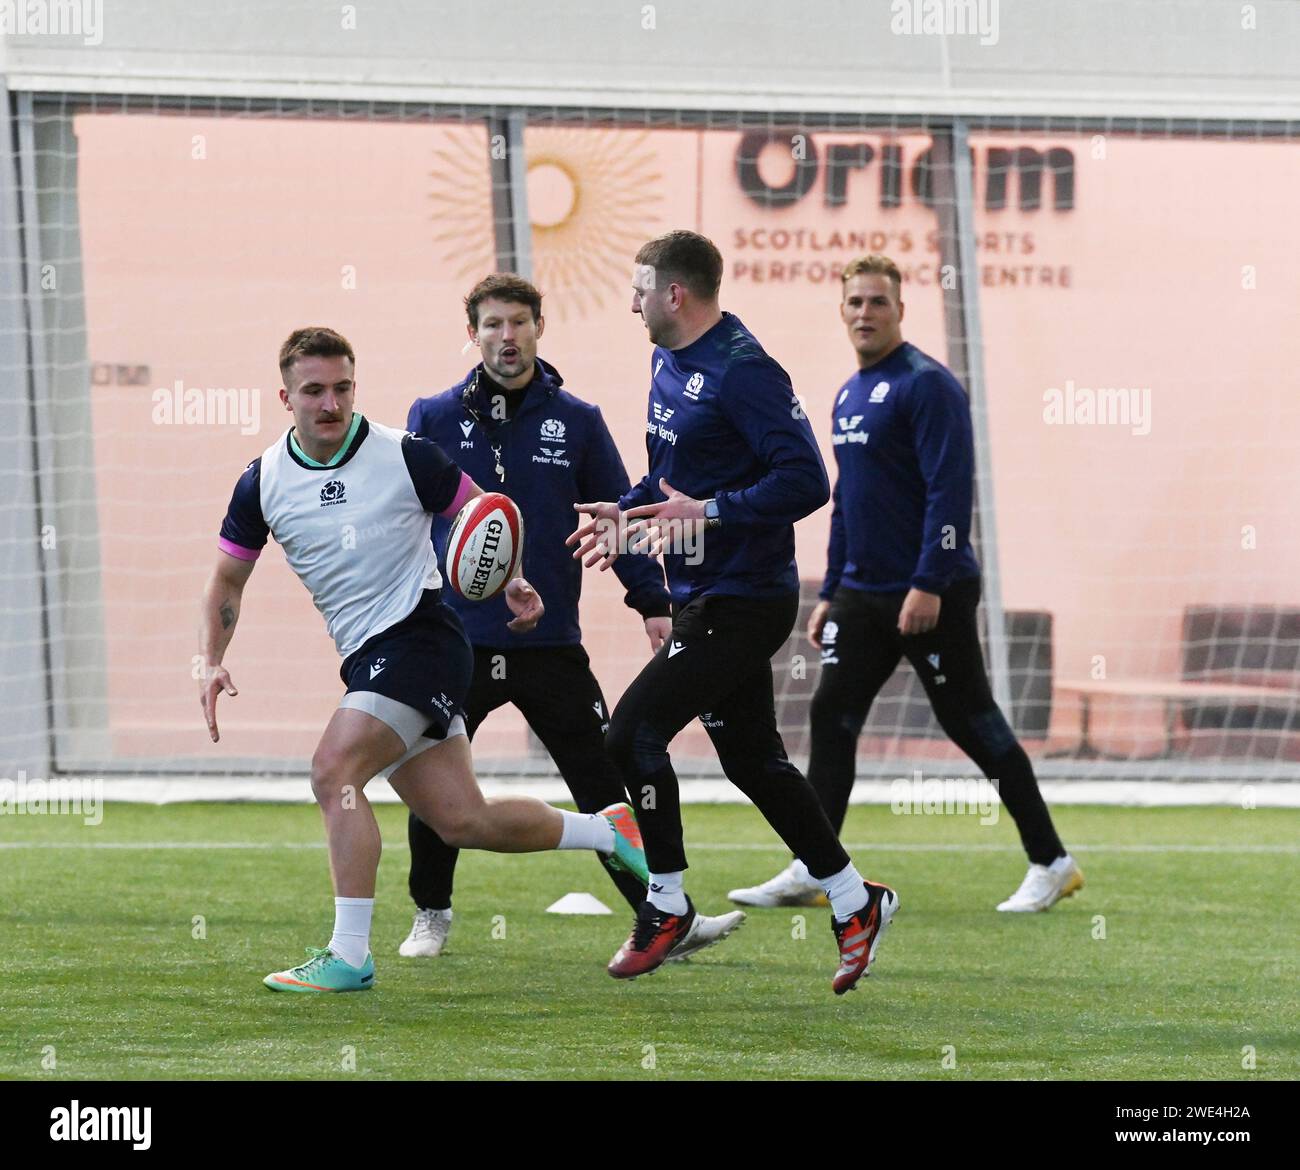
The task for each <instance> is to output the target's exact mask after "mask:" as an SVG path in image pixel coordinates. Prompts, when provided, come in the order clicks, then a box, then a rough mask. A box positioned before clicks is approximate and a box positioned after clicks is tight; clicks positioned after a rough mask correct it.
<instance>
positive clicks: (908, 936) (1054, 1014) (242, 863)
mask: <svg viewBox="0 0 1300 1170" xmlns="http://www.w3.org/2000/svg"><path fill="white" fill-rule="evenodd" d="M103 811H104V818H103V823H102V824H101V825H99V826H85V825H83V824H82V823H81V821H80V820H79V819H77V818H75V817H71V816H66V815H65V816H11V815H6V816H4V817H0V972H2V973H3V981H4V982H3V986H4V997H3V1007H2V1008H0V1077H19V1078H28V1079H39V1078H54V1077H67V1078H90V1079H126V1078H146V1079H152V1078H167V1079H174V1078H186V1079H189V1078H211V1077H223V1078H229V1077H234V1078H245V1077H247V1078H271V1077H276V1078H297V1079H317V1078H389V1077H397V1078H425V1077H434V1078H473V1079H484V1078H630V1079H646V1078H661V1079H663V1078H669V1079H678V1078H716V1077H722V1078H764V1079H768V1078H827V1077H830V1078H856V1079H869V1080H882V1079H903V1078H934V1079H987V1078H1068V1079H1104V1078H1157V1079H1160V1078H1169V1079H1226V1080H1235V1079H1254V1078H1268V1079H1294V1078H1296V1077H1297V1076H1300V1046H1298V1045H1297V1038H1296V1020H1297V1018H1300V1011H1298V1010H1297V1008H1298V1004H1297V994H1296V971H1297V957H1298V955H1297V951H1298V950H1300V947H1298V944H1297V940H1298V939H1300V913H1298V912H1297V906H1296V892H1297V881H1296V861H1297V848H1298V846H1297V842H1298V841H1300V813H1297V812H1293V811H1280V810H1263V809H1259V810H1236V809H1223V808H1214V809H1127V808H1098V807H1087V808H1081V807H1061V808H1058V809H1057V810H1056V818H1057V822H1058V826H1059V828H1060V830H1061V833H1062V836H1063V837H1064V839H1065V840H1066V841H1067V843H1069V844H1070V845H1071V846H1072V847H1073V848H1074V851H1075V855H1076V857H1077V858H1078V860H1079V861H1080V864H1081V865H1082V867H1083V870H1084V873H1085V875H1086V877H1087V886H1086V887H1085V889H1084V890H1083V891H1082V892H1081V893H1080V894H1078V895H1076V896H1075V897H1074V898H1071V899H1069V900H1068V901H1065V902H1062V903H1061V904H1060V905H1058V906H1057V907H1056V908H1055V909H1054V910H1052V911H1051V912H1050V913H1046V914H1035V915H1003V914H997V913H994V911H993V907H994V905H995V904H996V903H997V902H998V901H1000V900H1001V899H1002V898H1004V897H1006V896H1007V895H1008V894H1009V893H1011V891H1012V890H1014V889H1015V888H1016V886H1017V885H1018V884H1019V882H1020V879H1021V877H1022V876H1023V873H1024V864H1025V863H1024V859H1023V855H1022V854H1021V853H1020V852H1019V851H1018V849H1017V847H1016V836H1015V832H1014V827H1013V826H1012V825H1011V824H1010V822H1009V819H1008V818H1006V817H1003V818H1002V820H1001V823H999V824H997V825H995V826H991V827H985V826H981V825H980V824H979V823H978V820H977V819H976V818H974V817H962V816H954V815H947V816H895V815H891V812H890V810H889V809H888V808H877V807H854V808H852V809H851V810H850V812H849V819H848V823H847V825H846V826H845V834H844V838H845V841H846V842H847V843H848V844H849V846H850V848H851V850H852V852H853V854H854V858H855V860H856V861H857V863H858V865H859V868H861V869H862V870H863V872H864V873H866V874H868V875H869V876H871V877H873V878H876V879H878V880H884V881H887V882H889V883H890V884H892V885H894V886H895V888H896V889H897V890H898V892H899V895H900V898H901V909H900V911H899V914H898V916H897V917H896V918H895V920H894V924H893V926H892V927H891V928H890V930H889V932H888V933H887V935H886V936H885V939H884V942H883V944H882V946H881V950H880V954H879V957H878V959H877V963H876V966H875V968H874V969H873V973H872V975H871V977H870V978H869V979H867V980H865V981H864V983H863V984H862V985H861V987H860V988H859V990H858V991H856V992H855V993H853V994H851V995H848V996H845V997H843V998H842V999H841V998H837V997H835V996H834V995H832V994H831V991H830V977H831V973H832V971H833V969H834V967H835V961H836V954H835V948H834V944H833V941H832V937H831V933H830V929H829V926H828V912H827V911H826V910H824V909H810V910H802V911H801V910H792V909H781V910H760V911H752V912H751V913H750V915H749V920H748V922H747V923H746V925H745V927H744V929H742V930H741V931H739V932H738V933H737V934H735V935H733V936H732V937H731V938H730V939H728V940H727V941H726V942H724V943H722V944H721V945H720V946H718V947H715V948H713V949H711V950H709V951H706V952H703V953H702V954H701V955H700V956H698V957H697V958H695V959H694V960H692V961H691V962H689V963H687V964H673V965H670V966H669V967H667V968H665V969H663V970H661V971H659V972H657V973H655V974H654V975H652V976H648V977H644V978H641V979H638V980H636V981H635V982H632V983H628V982H616V981H615V980H613V979H611V978H609V976H608V975H606V974H605V971H604V966H605V963H606V962H607V961H608V960H609V957H610V956H611V955H612V954H613V952H614V951H615V950H616V949H617V947H618V945H619V943H620V942H621V941H622V939H623V937H624V936H625V934H626V932H627V928H628V926H629V922H630V915H629V913H628V912H627V911H626V908H625V904H624V903H622V902H621V901H620V900H619V899H618V898H617V895H616V894H615V891H614V889H613V887H612V886H611V885H610V884H609V882H608V881H607V880H606V878H605V877H604V874H603V871H602V870H601V869H600V868H599V867H598V865H597V863H596V862H595V861H594V860H593V859H592V858H590V857H589V856H583V855H579V854H573V853H565V854H559V853H552V854H537V855H530V856H495V855H491V854H483V853H465V854H462V858H461V865H460V868H459V870H458V872H457V885H456V899H455V911H456V918H455V925H454V928H453V931H452V935H451V942H450V945H449V948H448V950H447V952H446V953H445V954H444V956H443V957H442V958H439V959H436V960H409V959H401V958H399V957H398V956H397V954H396V950H397V944H398V943H399V942H400V941H401V940H402V938H404V937H405V934H406V932H407V930H408V928H409V926H410V914H411V909H412V907H411V904H410V902H409V900H408V899H407V897H406V862H407V856H408V855H407V850H406V831H405V813H404V810H402V809H400V808H398V807H394V806H384V807H380V808H378V809H377V814H378V817H379V822H380V826H381V829H382V831H383V835H384V840H385V854H384V859H383V862H382V864H381V866H380V873H379V890H378V901H377V906H376V911H375V923H374V933H373V935H372V946H373V948H374V953H375V961H376V968H377V976H376V986H375V988H374V990H372V991H369V992H365V993H360V994H351V995H335V996H308V995H289V994H275V993H272V992H270V991H268V990H267V989H265V988H264V987H263V986H262V984H261V979H262V976H263V975H264V974H266V973H267V972H268V971H271V970H275V969H279V968H283V967H287V966H290V965H292V964H294V963H297V962H299V961H301V959H302V958H303V950H304V948H305V947H306V946H307V945H315V946H322V945H324V943H325V942H326V940H327V938H328V936H329V930H330V925H331V923H332V914H333V903H332V900H331V893H330V889H329V877H328V869H327V864H326V854H325V851H324V849H323V847H322V841H323V838H322V830H321V825H320V820H319V817H318V815H317V813H316V810H315V809H314V808H313V807H310V806H304V805H299V806H285V805H247V804H244V805H240V804H207V805H198V804H194V805H173V806H168V807H149V806H136V805H109V806H107V807H106V808H105V809H104V810H103ZM686 830H687V845H688V850H689V854H690V857H691V862H692V868H691V870H690V872H689V874H688V883H687V888H688V890H689V891H690V893H691V894H692V896H693V898H694V899H695V901H696V902H697V904H698V905H699V907H700V908H701V909H702V910H703V911H705V912H706V913H718V912H720V911H721V910H723V909H724V908H727V903H726V902H725V895H726V891H727V890H728V889H730V888H732V887H734V886H738V885H751V884H754V883H756V882H758V881H761V880H763V879H764V878H767V877H769V876H771V874H773V873H774V872H775V871H776V870H778V869H779V868H781V867H782V866H783V865H784V864H785V862H786V860H787V858H786V856H785V854H784V853H783V851H782V849H781V847H780V845H779V844H778V843H777V842H776V841H775V838H774V837H773V835H772V833H771V830H770V829H768V827H767V826H766V824H764V822H763V821H762V820H761V818H760V817H759V815H758V813H757V812H756V811H755V810H753V809H752V808H748V807H742V806H736V805H712V806H689V807H688V808H687V810H686ZM222 845H224V846H232V845H233V846H238V847H237V848H230V847H225V848H222V847H218V846H222ZM1189 847H1191V848H1189ZM571 890H587V891H590V892H592V893H594V894H596V895H597V896H598V897H599V898H601V900H602V901H604V902H606V904H608V905H610V906H611V907H612V908H614V909H615V912H616V913H615V916H614V917H560V916H556V915H549V914H545V913H543V911H544V909H545V907H546V906H548V905H549V904H550V903H551V902H553V901H554V900H556V899H557V898H559V897H560V896H561V895H563V894H565V893H567V892H569V891H571ZM196 918H201V921H200V923H199V925H198V926H196V924H195V922H196ZM1103 933H1104V937H1099V936H1100V935H1102V934H1103ZM196 934H198V935H206V937H195V935H196ZM499 936H503V937H499ZM1248 1048H1249V1049H1251V1050H1253V1053H1254V1057H1253V1060H1254V1068H1253V1069H1252V1068H1248V1067H1243V1063H1245V1064H1249V1063H1250V1057H1249V1052H1247V1054H1246V1055H1243V1050H1247V1049H1248ZM51 1065H52V1066H53V1067H50V1066H51Z"/></svg>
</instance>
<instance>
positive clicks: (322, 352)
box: [280, 325, 357, 382]
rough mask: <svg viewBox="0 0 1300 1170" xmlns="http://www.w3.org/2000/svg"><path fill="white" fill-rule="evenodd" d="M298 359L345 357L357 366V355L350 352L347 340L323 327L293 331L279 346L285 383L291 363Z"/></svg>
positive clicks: (350, 348) (281, 370) (281, 372)
mask: <svg viewBox="0 0 1300 1170" xmlns="http://www.w3.org/2000/svg"><path fill="white" fill-rule="evenodd" d="M300 357H345V358H347V359H348V361H350V362H351V363H352V364H353V366H356V364H357V355H356V354H354V353H353V352H352V346H351V345H350V344H348V339H347V338H346V337H344V336H343V334H341V333H335V332H334V330H333V329H326V328H325V327H324V326H323V325H308V326H307V327H306V328H305V329H295V330H294V331H293V332H292V333H290V334H289V336H288V337H287V338H286V339H285V342H284V344H283V345H282V346H280V376H281V377H282V378H283V379H284V380H285V381H286V382H288V380H289V371H290V370H291V369H293V363H294V362H296V361H297V360H298V359H299V358H300Z"/></svg>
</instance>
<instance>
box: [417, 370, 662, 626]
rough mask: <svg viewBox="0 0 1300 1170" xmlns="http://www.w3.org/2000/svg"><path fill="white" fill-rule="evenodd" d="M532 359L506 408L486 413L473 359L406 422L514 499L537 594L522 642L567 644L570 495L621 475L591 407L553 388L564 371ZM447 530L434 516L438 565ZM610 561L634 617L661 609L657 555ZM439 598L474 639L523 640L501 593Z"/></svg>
mask: <svg viewBox="0 0 1300 1170" xmlns="http://www.w3.org/2000/svg"><path fill="white" fill-rule="evenodd" d="M535 363H536V372H535V374H534V376H533V380H532V382H531V383H529V385H528V390H527V393H526V394H525V395H524V398H523V401H522V402H521V404H520V406H519V408H518V410H517V412H516V413H515V415H514V416H513V417H512V418H510V419H508V420H503V419H500V418H497V417H494V416H493V413H492V404H491V402H490V401H489V398H488V392H487V389H486V386H485V385H484V383H485V382H486V378H485V375H484V373H483V367H482V365H478V366H475V367H474V369H472V370H471V371H470V372H469V373H468V374H467V375H466V376H465V378H464V379H463V380H462V381H461V382H459V383H458V384H457V385H455V386H453V387H452V388H451V389H450V390H447V391H445V392H444V393H442V394H435V395H433V396H432V397H429V398H420V399H417V400H416V401H415V402H414V403H413V404H412V406H411V411H410V414H409V415H408V417H407V420H406V428H407V430H409V431H413V432H414V433H415V434H417V435H422V436H423V437H425V438H428V439H432V440H433V441H434V442H435V443H437V444H438V445H439V446H440V447H442V448H443V450H444V451H446V452H447V454H448V455H450V456H451V457H452V458H453V459H455V461H456V462H457V463H458V464H459V465H460V467H461V468H462V470H464V471H465V473H466V474H467V475H469V476H470V478H471V479H473V480H474V482H475V483H477V484H479V485H480V486H482V488H483V489H484V491H499V492H502V493H504V494H505V495H507V496H509V497H510V498H511V499H512V500H514V501H515V502H516V503H517V504H518V505H519V508H520V511H521V512H522V513H523V517H524V572H525V574H526V576H527V577H528V580H529V581H530V582H531V583H532V584H533V586H534V587H535V588H536V589H537V592H538V593H539V594H541V597H542V600H543V601H544V602H545V604H546V613H545V615H544V616H543V618H542V620H541V621H540V622H539V623H538V625H537V628H536V629H535V630H534V631H533V632H532V633H530V634H529V635H528V637H527V639H526V644H527V645H528V646H572V645H577V644H578V643H579V642H581V640H582V635H581V631H580V629H579V626H578V597H579V595H580V593H581V592H582V565H581V563H580V562H578V561H575V560H574V559H573V557H572V555H571V550H570V549H568V548H566V546H565V543H564V541H565V538H566V537H567V536H568V535H569V534H570V533H571V532H572V531H573V529H574V525H575V523H576V521H575V519H574V511H573V505H574V504H575V503H578V502H579V501H582V500H611V499H612V500H616V499H618V498H619V497H620V496H622V495H623V494H624V493H625V492H626V491H627V490H628V488H629V486H630V485H629V481H628V475H627V471H626V469H625V468H624V466H623V460H622V459H621V458H620V457H619V453H618V448H617V447H615V446H614V440H613V437H612V436H611V435H610V433H609V428H608V427H606V425H605V420H604V418H603V417H602V415H601V413H600V408H599V407H598V406H594V405H592V404H591V403H588V402H583V401H582V400H581V399H579V398H575V397H574V396H573V395H572V394H570V393H569V392H568V391H566V390H564V389H562V387H563V385H564V379H563V378H562V377H561V376H560V372H559V371H558V370H557V369H555V367H554V366H551V365H548V364H547V363H546V362H544V361H542V359H541V358H537V359H535ZM450 531H451V523H450V521H447V520H444V519H443V518H441V517H436V518H435V519H434V523H433V539H434V543H435V545H436V546H437V549H438V561H439V565H440V566H442V565H445V558H446V553H447V534H448V533H449V532H450ZM614 571H615V573H617V575H618V578H619V580H620V581H621V582H622V583H623V586H624V588H625V589H626V590H627V596H626V598H625V600H626V603H627V604H628V605H629V606H631V607H632V608H633V609H635V610H636V611H637V612H638V613H640V614H641V616H642V617H643V618H650V617H667V616H668V614H669V609H670V607H669V598H668V592H667V590H666V589H665V588H664V578H663V570H662V569H661V568H660V566H659V563H658V562H657V561H656V560H654V559H652V558H651V557H645V556H629V557H621V558H619V560H618V561H617V562H616V563H615V565H614ZM444 575H446V572H445V569H444ZM443 599H444V600H445V601H446V602H447V604H448V605H450V606H451V607H452V608H453V609H455V611H456V613H457V614H458V615H459V617H460V619H461V621H462V622H463V623H464V625H465V632H466V633H467V634H468V635H469V640H470V642H472V643H473V644H474V645H475V646H485V647H498V646H500V647H514V648H518V647H520V646H522V645H524V644H525V641H523V640H521V639H519V638H518V637H516V636H514V635H511V634H510V633H509V632H508V631H507V630H506V622H508V621H509V620H510V614H509V612H508V611H507V609H506V603H505V599H504V598H503V597H500V596H498V597H495V598H493V599H492V600H490V601H484V602H479V601H466V600H465V599H464V598H462V597H460V596H458V595H457V594H456V593H454V592H453V591H452V590H450V589H449V590H447V591H446V592H445V593H444V595H443Z"/></svg>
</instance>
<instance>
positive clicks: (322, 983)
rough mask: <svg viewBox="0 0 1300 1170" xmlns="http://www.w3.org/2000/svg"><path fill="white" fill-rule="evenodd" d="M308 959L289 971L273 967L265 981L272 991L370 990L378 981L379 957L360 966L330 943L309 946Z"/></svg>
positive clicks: (367, 958)
mask: <svg viewBox="0 0 1300 1170" xmlns="http://www.w3.org/2000/svg"><path fill="white" fill-rule="evenodd" d="M307 954H308V955H309V956H310V957H309V958H308V960H307V961H306V962H305V963H303V964H302V966H300V967H291V968H289V970H288V971H272V972H271V974H270V975H268V976H267V977H266V978H265V979H263V980H262V982H263V983H265V984H266V985H267V987H269V988H270V989H271V990H272V991H369V990H370V989H371V988H372V987H373V986H374V985H375V961H374V959H373V958H372V957H371V956H370V955H367V956H366V961H365V962H364V963H362V964H361V966H360V967H353V966H352V965H351V964H350V963H345V962H344V961H343V960H342V959H340V958H339V957H338V955H336V954H335V953H334V952H333V951H331V950H330V949H329V948H328V947H308V948H307Z"/></svg>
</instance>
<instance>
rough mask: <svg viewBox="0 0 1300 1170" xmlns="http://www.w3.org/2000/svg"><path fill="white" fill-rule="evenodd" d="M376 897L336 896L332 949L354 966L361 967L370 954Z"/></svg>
mask: <svg viewBox="0 0 1300 1170" xmlns="http://www.w3.org/2000/svg"><path fill="white" fill-rule="evenodd" d="M374 911H375V900H374V898H335V899H334V933H333V934H332V935H330V950H332V951H333V952H334V953H335V954H336V955H338V957H339V958H340V959H342V960H343V961H344V962H345V963H347V964H349V965H350V966H353V967H360V966H361V964H362V963H364V962H365V961H366V956H367V955H368V954H370V916H371V915H372V914H373V913H374Z"/></svg>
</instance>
